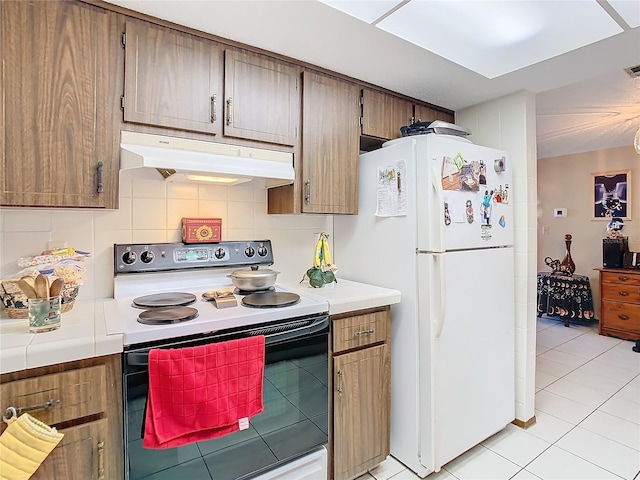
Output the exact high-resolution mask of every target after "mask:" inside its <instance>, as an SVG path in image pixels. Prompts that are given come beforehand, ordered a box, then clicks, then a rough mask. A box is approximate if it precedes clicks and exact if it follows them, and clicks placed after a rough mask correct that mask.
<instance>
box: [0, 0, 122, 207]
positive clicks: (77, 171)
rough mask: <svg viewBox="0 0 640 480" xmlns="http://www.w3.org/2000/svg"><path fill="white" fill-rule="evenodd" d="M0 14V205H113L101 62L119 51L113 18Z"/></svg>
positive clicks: (30, 5) (112, 143)
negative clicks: (0, 103) (0, 129)
mask: <svg viewBox="0 0 640 480" xmlns="http://www.w3.org/2000/svg"><path fill="white" fill-rule="evenodd" d="M0 9H1V14H0V17H1V22H2V24H1V29H0V30H1V33H0V49H1V50H2V62H1V63H2V82H1V85H0V89H1V90H2V95H1V96H2V102H3V103H2V107H3V108H2V115H0V117H1V118H2V121H1V123H2V126H3V129H2V133H1V135H2V136H3V139H2V143H0V147H2V159H1V163H0V204H2V205H17V206H57V207H107V208H115V207H117V201H118V156H117V134H115V133H114V132H113V130H112V128H111V127H110V124H109V122H108V121H107V120H106V118H107V113H106V112H107V108H111V109H113V108H114V107H113V105H111V106H109V103H110V102H113V101H114V99H113V98H109V95H108V94H107V92H108V81H109V80H108V78H109V76H110V75H111V72H109V71H108V67H109V62H108V61H105V57H108V56H109V55H110V53H109V52H110V51H111V49H114V48H119V47H118V46H117V38H118V37H117V33H116V32H117V26H116V23H115V22H113V21H112V20H113V17H114V16H115V14H113V13H112V12H107V11H106V10H103V9H100V8H97V7H94V6H90V5H87V4H83V3H80V2H40V1H33V2H32V1H22V2H0ZM114 41H115V42H116V43H113V42H114Z"/></svg>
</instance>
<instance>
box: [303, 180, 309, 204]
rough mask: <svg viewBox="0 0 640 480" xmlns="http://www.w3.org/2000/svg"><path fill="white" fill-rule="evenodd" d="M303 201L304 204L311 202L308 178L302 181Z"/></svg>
mask: <svg viewBox="0 0 640 480" xmlns="http://www.w3.org/2000/svg"><path fill="white" fill-rule="evenodd" d="M304 201H305V203H306V204H309V203H311V182H310V181H309V180H307V181H306V182H304Z"/></svg>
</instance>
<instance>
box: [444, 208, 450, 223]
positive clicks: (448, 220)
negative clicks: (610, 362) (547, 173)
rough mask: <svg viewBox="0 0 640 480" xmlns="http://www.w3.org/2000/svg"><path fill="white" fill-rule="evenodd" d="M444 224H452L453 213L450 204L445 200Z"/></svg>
mask: <svg viewBox="0 0 640 480" xmlns="http://www.w3.org/2000/svg"><path fill="white" fill-rule="evenodd" d="M444 224H445V225H451V215H450V214H449V204H448V203H447V202H444Z"/></svg>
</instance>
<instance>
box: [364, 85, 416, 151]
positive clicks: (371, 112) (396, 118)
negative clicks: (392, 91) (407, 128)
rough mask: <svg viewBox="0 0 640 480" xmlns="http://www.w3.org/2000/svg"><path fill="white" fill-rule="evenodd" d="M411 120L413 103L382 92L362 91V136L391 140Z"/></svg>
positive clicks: (396, 136) (398, 134)
mask: <svg viewBox="0 0 640 480" xmlns="http://www.w3.org/2000/svg"><path fill="white" fill-rule="evenodd" d="M412 120H413V103H411V102H409V101H407V100H404V99H402V98H400V97H396V96H393V95H389V94H387V93H384V92H379V91H376V90H370V89H368V88H365V89H363V90H362V134H363V135H368V136H371V137H377V138H382V139H385V140H392V139H394V138H399V137H400V136H401V134H400V127H402V126H404V125H410V124H411V123H412Z"/></svg>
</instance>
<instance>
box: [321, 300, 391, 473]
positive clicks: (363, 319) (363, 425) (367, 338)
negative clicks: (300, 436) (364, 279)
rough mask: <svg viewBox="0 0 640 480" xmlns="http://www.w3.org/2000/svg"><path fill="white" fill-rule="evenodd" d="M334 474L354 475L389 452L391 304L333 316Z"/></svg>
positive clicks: (363, 470)
mask: <svg viewBox="0 0 640 480" xmlns="http://www.w3.org/2000/svg"><path fill="white" fill-rule="evenodd" d="M332 328H333V335H332V344H333V362H332V369H333V376H332V385H333V394H332V408H333V425H332V426H333V430H332V431H333V436H332V447H333V448H332V453H333V455H332V458H333V478H334V479H335V480H345V479H351V478H355V477H357V476H359V475H361V474H362V473H364V472H366V471H367V470H368V469H370V468H373V467H375V466H376V465H377V464H379V463H380V462H382V461H384V460H385V459H386V458H387V456H388V455H389V442H390V437H389V434H390V414H391V410H390V407H391V390H390V385H391V383H390V382H391V373H390V372H391V370H390V369H391V362H390V351H389V331H390V308H389V307H388V306H387V307H384V308H381V309H371V310H362V311H358V312H351V313H349V314H344V315H338V316H333V317H332Z"/></svg>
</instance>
